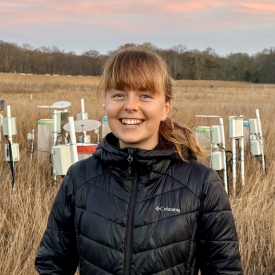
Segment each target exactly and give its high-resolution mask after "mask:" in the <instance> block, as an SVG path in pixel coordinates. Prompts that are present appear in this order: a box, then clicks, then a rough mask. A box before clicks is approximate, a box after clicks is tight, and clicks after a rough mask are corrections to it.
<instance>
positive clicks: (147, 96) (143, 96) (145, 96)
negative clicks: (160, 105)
mask: <svg viewBox="0 0 275 275" xmlns="http://www.w3.org/2000/svg"><path fill="white" fill-rule="evenodd" d="M141 97H142V98H145V99H147V98H151V96H150V95H141Z"/></svg>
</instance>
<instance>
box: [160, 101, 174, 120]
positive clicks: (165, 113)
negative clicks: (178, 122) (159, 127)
mask: <svg viewBox="0 0 275 275" xmlns="http://www.w3.org/2000/svg"><path fill="white" fill-rule="evenodd" d="M171 106H172V101H171V100H168V101H166V102H165V106H164V111H163V115H162V118H161V121H165V119H166V118H167V117H168V114H169V112H170V109H171Z"/></svg>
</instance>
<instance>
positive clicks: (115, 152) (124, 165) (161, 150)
mask: <svg viewBox="0 0 275 275" xmlns="http://www.w3.org/2000/svg"><path fill="white" fill-rule="evenodd" d="M117 144H118V139H117V138H116V137H115V136H114V135H113V134H112V133H109V134H108V135H107V136H106V137H105V138H104V139H103V140H102V142H101V143H100V144H99V145H98V146H97V149H96V151H95V152H94V153H93V156H94V157H95V158H97V159H100V160H101V161H102V162H104V163H105V164H106V165H108V166H109V167H110V168H112V169H120V170H122V171H128V168H129V165H130V166H131V169H132V170H134V171H138V172H139V173H141V174H146V173H148V172H150V171H156V172H161V171H160V170H163V169H165V167H166V165H164V164H165V163H166V164H167V165H169V164H170V161H171V160H173V159H179V157H178V155H177V153H176V151H175V150H174V148H173V147H172V146H170V145H169V146H168V145H167V144H163V143H161V144H159V145H158V146H157V147H156V148H155V149H154V150H143V149H140V148H123V149H120V148H118V147H117ZM129 156H131V157H132V161H131V162H130V163H129ZM163 165H164V167H163ZM166 169H167V167H166ZM162 172H163V171H162Z"/></svg>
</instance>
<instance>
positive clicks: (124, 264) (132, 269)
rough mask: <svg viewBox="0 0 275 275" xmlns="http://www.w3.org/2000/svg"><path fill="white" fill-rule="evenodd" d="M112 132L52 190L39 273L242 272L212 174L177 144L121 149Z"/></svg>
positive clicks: (219, 189)
mask: <svg viewBox="0 0 275 275" xmlns="http://www.w3.org/2000/svg"><path fill="white" fill-rule="evenodd" d="M116 144H117V140H116V138H115V137H114V136H113V135H112V134H109V135H108V136H107V137H106V139H105V140H103V142H102V143H101V144H100V145H99V146H98V148H97V150H96V152H95V153H94V155H93V156H92V157H90V158H88V159H85V160H82V161H79V162H77V163H75V164H74V165H73V166H72V167H71V168H70V169H69V171H68V173H67V175H66V177H65V178H64V181H63V183H62V185H61V187H60V189H59V191H58V193H57V196H56V198H55V201H54V204H53V206H52V210H51V213H50V215H49V220H48V225H47V229H46V231H45V233H44V236H43V238H42V241H41V245H40V247H39V251H38V254H37V257H36V261H35V267H36V269H37V270H38V272H39V273H40V274H51V275H54V274H66V275H68V274H74V273H75V271H76V268H77V265H79V269H80V274H81V275H107V274H124V275H130V274H131V275H132V274H135V275H137V274H140V275H142V274H156V275H180V274H181V275H183V274H186V275H187V274H188V275H193V274H198V270H199V269H200V270H201V273H202V274H203V275H211V274H235V275H237V274H243V273H242V268H241V261H240V254H239V249H238V242H237V234H236V229H235V224H234V220H233V216H232V212H231V208H230V204H229V200H228V196H227V194H226V192H225V190H224V188H223V186H222V184H221V182H220V181H219V179H218V177H217V175H216V172H215V171H213V170H212V169H210V168H208V167H206V166H204V165H202V164H200V163H199V162H197V161H196V160H192V159H190V162H188V163H186V162H183V161H181V160H180V159H179V157H178V156H177V154H176V153H175V151H174V150H172V149H171V150H149V151H145V150H141V149H134V148H125V149H118V148H116V146H115V145H116Z"/></svg>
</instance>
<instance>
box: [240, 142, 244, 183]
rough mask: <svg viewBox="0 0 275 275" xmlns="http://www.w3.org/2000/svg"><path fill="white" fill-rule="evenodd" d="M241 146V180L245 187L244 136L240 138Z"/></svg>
mask: <svg viewBox="0 0 275 275" xmlns="http://www.w3.org/2000/svg"><path fill="white" fill-rule="evenodd" d="M239 143H240V147H241V180H242V187H244V137H242V138H240V139H239Z"/></svg>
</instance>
